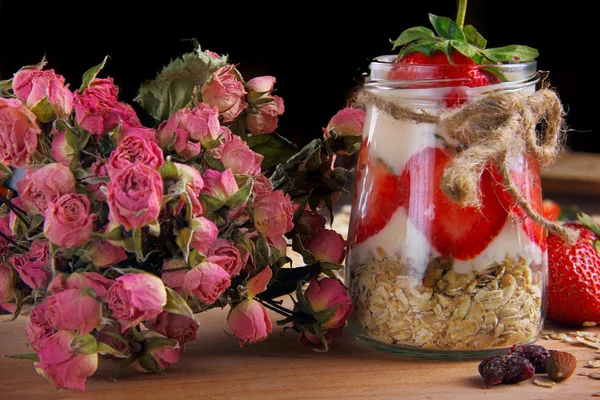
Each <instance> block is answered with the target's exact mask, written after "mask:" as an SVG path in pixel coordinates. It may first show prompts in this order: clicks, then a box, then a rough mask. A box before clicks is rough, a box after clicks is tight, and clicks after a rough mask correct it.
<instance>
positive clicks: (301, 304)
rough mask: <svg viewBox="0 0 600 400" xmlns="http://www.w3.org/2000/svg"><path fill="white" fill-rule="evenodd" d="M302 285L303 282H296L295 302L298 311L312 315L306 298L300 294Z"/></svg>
mask: <svg viewBox="0 0 600 400" xmlns="http://www.w3.org/2000/svg"><path fill="white" fill-rule="evenodd" d="M303 285H304V282H303V281H298V286H296V300H297V301H298V303H297V305H298V308H299V309H300V311H302V312H304V313H306V314H309V315H313V313H314V312H313V309H312V306H311V305H310V303H309V302H308V300H306V297H304V293H303V292H302V286H303Z"/></svg>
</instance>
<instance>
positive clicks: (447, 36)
mask: <svg viewBox="0 0 600 400" xmlns="http://www.w3.org/2000/svg"><path fill="white" fill-rule="evenodd" d="M429 21H430V22H431V25H432V26H433V28H434V30H435V33H437V36H436V34H435V33H434V32H433V31H432V30H431V29H429V28H426V27H424V26H416V27H413V28H408V29H407V30H405V31H404V32H402V33H401V34H400V36H399V37H398V39H396V40H395V41H392V44H393V45H394V46H393V47H392V50H394V49H396V48H397V47H401V49H400V53H399V54H398V59H399V60H400V59H402V58H403V57H404V56H405V55H407V54H410V53H415V52H419V53H423V54H425V55H427V56H431V55H432V54H433V52H435V51H436V50H441V51H443V52H444V53H446V55H447V57H448V61H449V62H450V63H451V64H453V61H452V58H451V55H450V53H451V51H452V50H453V49H454V50H456V51H458V52H459V53H461V54H463V55H465V56H466V57H469V58H470V59H472V60H473V61H475V62H476V63H477V64H483V63H494V64H497V63H504V62H525V61H530V60H533V59H535V58H536V57H537V56H538V51H537V50H536V49H534V48H531V47H529V46H522V45H509V46H504V47H497V48H491V49H486V46H487V41H486V40H485V38H484V37H483V36H482V35H481V34H480V33H479V32H478V31H477V29H475V28H474V27H473V26H472V25H466V26H465V27H464V28H461V27H460V26H459V25H458V24H456V23H455V22H454V21H452V20H451V19H450V18H446V17H438V16H437V15H434V14H429Z"/></svg>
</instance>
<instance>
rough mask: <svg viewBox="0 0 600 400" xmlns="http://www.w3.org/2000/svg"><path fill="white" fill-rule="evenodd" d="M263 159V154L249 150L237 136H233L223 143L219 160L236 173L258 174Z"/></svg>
mask: <svg viewBox="0 0 600 400" xmlns="http://www.w3.org/2000/svg"><path fill="white" fill-rule="evenodd" d="M263 159H264V157H263V156H261V155H260V154H258V153H256V152H254V151H252V150H250V147H248V145H247V144H246V142H244V141H243V140H242V139H240V137H239V136H234V138H233V140H231V141H229V142H227V143H225V145H224V146H223V152H222V153H221V162H222V163H223V165H224V166H225V168H228V169H231V172H233V173H234V174H236V175H258V174H260V164H261V163H262V161H263Z"/></svg>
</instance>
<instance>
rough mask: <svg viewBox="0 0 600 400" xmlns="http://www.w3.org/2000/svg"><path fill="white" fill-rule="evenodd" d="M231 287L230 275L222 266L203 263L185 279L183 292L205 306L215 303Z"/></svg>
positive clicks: (189, 272) (186, 275) (193, 269)
mask: <svg viewBox="0 0 600 400" xmlns="http://www.w3.org/2000/svg"><path fill="white" fill-rule="evenodd" d="M229 285H231V281H230V279H229V274H228V273H227V271H225V270H224V269H223V268H221V266H220V265H218V264H214V263H212V262H208V261H205V262H202V263H200V264H198V265H197V266H195V267H194V268H192V269H191V270H190V271H188V272H187V273H186V274H185V277H184V278H183V291H184V292H185V293H188V294H189V295H191V296H194V297H196V298H198V299H199V300H200V301H202V302H203V303H205V304H212V303H214V302H215V301H216V300H217V299H218V298H219V296H220V295H221V294H222V293H223V292H224V291H225V290H226V289H227V288H228V287H229Z"/></svg>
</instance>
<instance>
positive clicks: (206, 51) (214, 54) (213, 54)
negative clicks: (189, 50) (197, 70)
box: [204, 50, 221, 58]
mask: <svg viewBox="0 0 600 400" xmlns="http://www.w3.org/2000/svg"><path fill="white" fill-rule="evenodd" d="M204 54H206V55H207V56H209V57H210V58H221V56H220V55H219V54H217V53H215V52H214V51H210V50H204Z"/></svg>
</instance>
